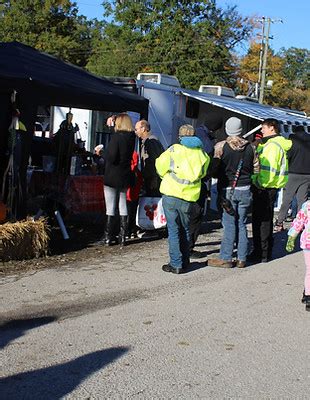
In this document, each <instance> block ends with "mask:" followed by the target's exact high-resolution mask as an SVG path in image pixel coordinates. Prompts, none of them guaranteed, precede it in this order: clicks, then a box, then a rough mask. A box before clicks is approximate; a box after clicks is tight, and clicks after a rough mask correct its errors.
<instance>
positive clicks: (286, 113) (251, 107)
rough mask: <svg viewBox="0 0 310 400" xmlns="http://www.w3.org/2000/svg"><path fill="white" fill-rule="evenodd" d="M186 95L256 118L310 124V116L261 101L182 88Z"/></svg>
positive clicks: (288, 123)
mask: <svg viewBox="0 0 310 400" xmlns="http://www.w3.org/2000/svg"><path fill="white" fill-rule="evenodd" d="M181 93H182V94H183V95H184V96H187V97H191V98H193V99H196V100H198V101H202V102H205V103H208V104H211V105H213V106H216V107H220V108H225V109H226V110H229V111H233V112H235V113H237V114H241V115H246V116H247V117H250V118H255V119H257V120H259V121H263V120H264V119H267V118H275V119H277V120H278V121H279V122H280V124H282V125H304V126H310V118H308V117H306V116H303V115H302V113H298V112H297V111H296V112H294V110H288V109H283V108H278V107H272V106H268V105H264V104H259V103H252V102H250V101H246V100H239V99H236V98H233V97H232V98H230V97H224V96H215V95H212V94H208V93H197V92H195V91H192V90H183V89H182V90H181Z"/></svg>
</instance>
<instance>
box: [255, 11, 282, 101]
mask: <svg viewBox="0 0 310 400" xmlns="http://www.w3.org/2000/svg"><path fill="white" fill-rule="evenodd" d="M261 22H262V24H263V28H262V44H261V49H260V56H259V71H258V84H259V98H258V102H259V103H263V100H264V93H265V86H266V72H267V56H268V47H269V39H273V38H272V37H269V33H270V24H271V22H272V23H274V22H283V21H282V19H277V20H274V19H271V18H270V17H268V18H266V17H262V19H261ZM266 23H267V28H266V27H265V24H266ZM265 31H266V34H265Z"/></svg>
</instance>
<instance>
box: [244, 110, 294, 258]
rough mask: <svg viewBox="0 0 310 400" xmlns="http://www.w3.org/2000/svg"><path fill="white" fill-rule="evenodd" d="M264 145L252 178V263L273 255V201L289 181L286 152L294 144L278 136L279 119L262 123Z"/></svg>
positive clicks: (258, 148)
mask: <svg viewBox="0 0 310 400" xmlns="http://www.w3.org/2000/svg"><path fill="white" fill-rule="evenodd" d="M262 134H263V138H262V143H260V144H258V146H257V152H258V156H259V164H260V170H259V173H258V174H255V175H254V176H253V177H252V182H253V186H252V191H253V209H252V227H253V246H254V248H253V251H252V253H251V254H250V255H249V256H248V261H250V262H255V263H257V262H268V261H269V260H270V259H271V256H272V246H273V235H272V234H273V216H274V202H275V199H276V196H277V192H278V189H281V188H283V187H284V186H285V185H286V183H287V179H288V161H287V154H286V153H287V151H288V150H289V149H290V148H291V146H292V141H291V140H289V139H285V138H284V137H282V136H280V135H279V125H278V121H277V120H276V119H272V118H268V119H265V120H264V121H263V122H262Z"/></svg>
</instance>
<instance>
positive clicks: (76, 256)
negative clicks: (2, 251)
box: [0, 212, 221, 277]
mask: <svg viewBox="0 0 310 400" xmlns="http://www.w3.org/2000/svg"><path fill="white" fill-rule="evenodd" d="M66 228H67V231H68V234H69V236H70V238H69V239H68V240H64V239H63V237H62V235H61V231H60V229H59V227H58V226H56V225H54V226H52V229H51V235H50V244H49V253H48V256H46V257H40V258H36V259H30V260H22V261H16V260H12V261H7V262H2V263H1V264H0V277H1V276H6V275H10V274H18V273H22V272H26V271H27V272H29V271H33V270H40V269H44V268H60V267H62V266H63V265H68V264H74V263H79V264H80V263H82V264H84V263H85V264H86V263H91V262H92V261H93V260H96V259H98V258H100V257H101V256H103V255H104V254H106V253H107V252H117V251H119V246H118V245H117V244H116V245H113V246H111V247H106V246H104V245H103V244H102V243H100V239H101V237H102V235H103V224H102V223H100V221H98V220H93V221H92V223H90V220H87V219H85V218H84V219H80V220H73V221H70V222H69V223H68V222H66ZM220 228H221V224H220V220H219V216H218V214H217V213H213V212H208V216H207V217H206V218H205V220H204V221H203V223H202V227H201V234H202V235H203V234H206V233H210V232H218V234H220V231H219V229H220ZM164 237H165V235H164V234H163V233H161V234H160V235H159V236H158V237H156V236H155V237H153V238H149V239H143V238H135V239H130V240H128V241H127V245H126V251H139V248H140V247H141V246H145V243H149V244H151V243H152V241H157V240H165V239H163V238H164ZM141 248H142V247H141Z"/></svg>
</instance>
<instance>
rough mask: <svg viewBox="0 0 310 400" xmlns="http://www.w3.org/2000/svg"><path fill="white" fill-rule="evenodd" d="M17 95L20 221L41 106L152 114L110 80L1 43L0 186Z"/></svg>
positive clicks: (28, 49) (142, 101)
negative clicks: (21, 126) (12, 103)
mask: <svg viewBox="0 0 310 400" xmlns="http://www.w3.org/2000/svg"><path fill="white" fill-rule="evenodd" d="M13 91H16V92H17V105H18V108H19V110H20V112H21V120H22V121H23V123H24V124H25V125H26V128H27V132H25V133H24V134H23V135H21V140H22V148H23V151H22V154H21V159H20V160H19V166H18V169H19V171H18V174H19V179H20V186H21V190H19V194H18V200H17V203H18V206H17V208H18V209H19V212H18V213H17V216H18V217H19V218H22V217H24V216H25V209H26V207H25V206H26V172H27V165H28V158H29V153H30V146H31V140H32V136H33V130H34V123H35V119H36V112H37V107H38V105H58V106H70V107H76V108H84V109H90V110H102V111H111V112H122V111H134V112H137V113H140V115H141V116H142V117H144V118H147V113H148V100H147V99H145V98H144V97H141V96H138V95H136V94H134V93H129V92H126V91H124V90H122V89H120V88H118V87H117V86H116V85H114V84H113V83H112V82H110V81H108V80H107V79H104V78H100V77H97V76H95V75H93V74H90V73H88V72H86V71H84V70H83V69H81V68H79V67H76V66H74V65H71V64H69V63H65V62H63V61H61V60H58V59H57V58H55V57H53V56H50V55H48V54H46V53H42V52H40V51H38V50H35V49H33V48H32V47H29V46H26V45H24V44H21V43H18V42H11V43H0V109H1V112H0V184H2V178H3V173H4V169H5V168H6V163H7V157H6V156H5V155H6V149H7V133H8V127H9V124H10V121H11V118H12V115H11V107H10V96H11V94H12V92H13ZM1 186H2V185H1ZM1 186H0V187H1Z"/></svg>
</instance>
